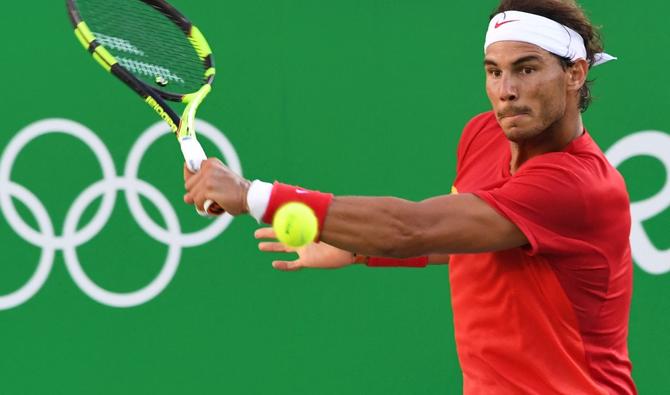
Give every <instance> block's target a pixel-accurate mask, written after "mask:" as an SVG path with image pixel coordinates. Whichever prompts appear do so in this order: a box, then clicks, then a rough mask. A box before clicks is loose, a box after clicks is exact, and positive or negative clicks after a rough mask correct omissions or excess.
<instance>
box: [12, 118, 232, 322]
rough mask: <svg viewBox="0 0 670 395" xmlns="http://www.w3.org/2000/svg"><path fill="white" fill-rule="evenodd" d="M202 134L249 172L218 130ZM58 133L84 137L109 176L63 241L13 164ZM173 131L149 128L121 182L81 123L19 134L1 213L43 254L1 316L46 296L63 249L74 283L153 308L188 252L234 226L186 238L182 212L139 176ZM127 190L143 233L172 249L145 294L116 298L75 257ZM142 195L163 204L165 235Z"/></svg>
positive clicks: (92, 189)
mask: <svg viewBox="0 0 670 395" xmlns="http://www.w3.org/2000/svg"><path fill="white" fill-rule="evenodd" d="M196 128H197V130H198V132H199V134H200V135H202V136H205V137H207V138H208V139H210V140H211V141H212V142H213V143H214V144H215V145H216V147H217V148H218V149H219V151H220V154H221V155H222V156H223V158H225V161H226V163H227V165H228V166H229V167H230V168H231V169H232V170H233V171H235V172H236V173H238V174H242V168H241V165H240V161H239V158H238V156H237V153H236V152H235V149H234V148H233V146H232V144H231V143H230V141H228V139H227V138H226V137H225V136H224V135H223V134H222V133H221V132H220V131H219V130H218V129H217V128H215V127H214V126H213V125H211V124H209V123H207V122H204V121H202V120H196ZM51 133H64V134H67V135H69V136H72V137H75V138H78V139H80V140H81V141H82V142H84V143H85V144H86V145H87V146H88V147H89V148H90V149H91V150H92V151H93V153H94V154H95V156H96V158H97V159H98V162H99V164H100V168H101V170H102V179H101V180H100V181H97V182H95V183H93V184H92V185H91V186H89V187H88V188H86V189H85V190H84V191H83V192H82V193H81V194H80V195H79V196H78V197H77V198H76V199H75V201H74V202H73V203H72V206H70V208H69V210H68V211H67V215H66V217H65V222H64V224H63V230H62V234H61V235H60V236H57V235H56V232H55V230H54V226H53V222H52V220H51V217H50V216H49V213H48V212H47V210H46V208H45V207H44V205H43V204H42V202H41V201H40V200H39V199H38V198H37V197H36V196H35V195H34V194H33V193H32V192H30V191H29V190H28V189H26V188H25V187H23V186H21V185H19V184H16V183H14V182H12V181H11V172H12V168H13V166H14V162H15V161H16V158H17V157H18V155H19V154H20V152H21V151H22V150H23V148H24V147H25V146H26V145H27V144H29V143H30V142H31V141H33V140H35V139H37V138H39V137H40V136H44V135H46V134H51ZM169 133H171V131H170V129H169V127H168V126H167V125H166V124H165V123H164V122H158V123H156V124H154V125H153V126H151V127H150V128H149V129H147V130H146V131H145V132H144V133H143V134H142V135H141V136H140V137H139V138H138V140H137V141H136V142H135V144H134V145H133V147H132V149H131V150H130V154H129V155H128V159H127V161H126V165H125V169H124V174H123V176H117V174H116V169H115V166H114V162H113V160H112V156H111V154H110V153H109V151H108V150H107V147H106V146H105V144H104V143H103V142H102V141H101V140H100V138H99V137H98V136H97V135H96V134H95V133H93V132H92V131H91V130H90V129H88V128H86V127H85V126H83V125H81V124H79V123H77V122H74V121H71V120H67V119H55V118H54V119H45V120H42V121H38V122H35V123H33V124H30V125H28V126H26V127H25V128H24V129H22V130H21V131H20V132H19V133H18V134H17V135H16V136H14V138H13V139H12V140H11V141H10V142H9V144H8V145H7V147H6V148H5V150H4V151H3V153H2V155H1V156H0V211H1V212H2V215H3V216H4V217H5V219H6V220H7V222H8V224H9V226H10V227H11V228H12V229H13V230H14V231H15V232H16V233H17V234H18V235H19V236H20V237H21V238H22V239H23V240H25V241H26V242H28V243H30V244H32V245H34V246H37V247H40V248H41V249H42V253H41V256H40V259H39V263H38V265H37V268H36V269H35V272H34V273H33V275H32V276H31V278H30V279H29V280H28V282H26V283H25V284H24V285H23V286H21V287H20V288H19V289H18V290H16V291H14V292H11V293H9V294H7V295H2V296H0V310H5V309H10V308H13V307H17V306H19V305H21V304H23V303H25V302H26V301H27V300H29V299H30V298H32V297H33V296H34V295H35V294H36V293H37V292H38V291H39V290H40V288H41V287H42V286H43V284H44V282H45V281H46V279H47V277H48V276H49V273H50V272H51V268H52V266H53V263H54V259H55V253H56V251H59V250H60V251H62V252H63V257H64V260H65V266H66V268H67V270H68V272H69V273H70V275H71V276H72V279H73V280H74V282H75V283H76V284H77V286H78V287H79V288H80V289H81V290H82V291H83V292H84V293H86V294H87V295H88V296H89V297H91V298H92V299H94V300H96V301H97V302H99V303H102V304H105V305H108V306H113V307H132V306H137V305H140V304H143V303H146V302H148V301H149V300H151V299H153V298H154V297H156V296H157V295H158V294H160V293H161V292H162V291H163V290H164V289H165V287H167V285H168V284H169V283H170V281H171V280H172V277H173V276H174V274H175V272H176V270H177V267H178V266H179V259H180V257H181V250H182V248H184V247H194V246H199V245H203V244H205V243H207V242H209V241H211V240H212V239H214V238H215V237H217V236H218V235H220V234H221V233H222V232H223V231H224V230H225V229H226V228H227V227H228V225H229V224H230V222H231V221H232V217H231V216H230V215H228V214H224V215H222V216H221V217H219V218H217V219H216V220H214V221H213V222H212V223H211V224H209V225H208V226H207V227H205V228H204V229H202V230H200V231H197V232H193V233H182V231H181V226H180V224H179V219H178V217H177V214H176V213H175V211H174V208H173V207H172V206H171V205H170V203H169V202H168V200H167V199H166V198H165V196H164V195H163V194H162V193H161V192H160V191H159V190H158V189H156V188H155V187H153V186H151V185H150V184H148V183H146V182H145V181H143V180H140V179H138V178H137V174H138V170H139V166H140V162H141V160H142V157H143V156H144V154H145V153H146V151H147V149H148V148H149V147H150V146H151V144H152V143H153V142H154V141H156V140H157V139H158V138H159V137H161V136H163V135H166V134H169ZM177 154H178V153H175V155H177ZM120 190H123V191H125V196H126V202H127V204H128V207H129V208H130V212H131V214H132V216H133V218H134V219H135V222H137V224H138V225H139V226H140V228H142V230H143V231H144V232H146V233H147V234H148V235H149V236H150V237H152V238H153V239H155V240H157V241H159V242H161V243H162V244H165V245H166V246H167V247H168V253H167V257H166V260H165V263H164V264H163V267H162V269H161V271H160V273H159V274H158V275H157V276H156V278H155V279H154V280H152V281H151V283H149V284H148V285H147V286H145V287H144V288H141V289H139V290H137V291H133V292H128V293H117V292H111V291H108V290H106V289H104V288H102V287H100V286H99V285H97V284H96V283H95V282H93V281H92V280H91V279H90V278H89V276H88V275H87V274H86V273H85V272H84V270H83V269H82V267H81V264H80V262H79V258H78V256H77V251H76V249H77V247H79V246H81V245H83V244H85V243H87V242H88V241H90V240H91V239H92V238H93V237H95V236H96V235H97V234H98V233H99V232H100V231H101V230H102V228H103V227H104V226H105V225H106V224H107V222H108V221H109V218H110V216H111V215H112V211H113V209H114V206H115V203H116V194H117V191H120ZM139 195H142V196H144V197H145V198H147V199H148V200H149V201H150V202H151V203H152V204H153V205H154V206H156V208H157V209H158V211H159V213H160V215H161V216H162V217H163V220H164V221H165V224H166V228H165V229H164V228H163V227H161V226H160V225H158V224H156V223H155V222H154V221H153V220H152V219H151V217H150V216H149V215H148V214H147V213H146V211H145V210H144V208H143V207H142V204H141V203H140V198H139ZM100 196H102V203H101V204H100V207H99V209H98V211H97V212H96V213H95V215H94V216H93V218H92V219H91V220H90V222H89V223H87V224H86V225H85V226H83V227H81V229H79V230H78V228H79V226H80V224H79V222H80V220H81V217H82V215H83V213H84V212H85V211H86V209H87V208H88V207H89V205H90V204H91V203H92V202H93V201H95V200H96V198H98V197H100ZM12 198H15V199H17V200H18V201H20V202H21V203H23V204H24V205H25V206H26V207H27V208H28V209H29V210H30V211H31V213H32V215H33V216H34V217H35V219H36V221H37V227H38V228H39V229H38V230H36V229H33V228H32V227H31V226H30V225H28V224H27V223H26V222H25V221H24V220H23V218H21V216H20V215H19V213H18V212H17V211H16V207H15V206H14V203H13V201H12Z"/></svg>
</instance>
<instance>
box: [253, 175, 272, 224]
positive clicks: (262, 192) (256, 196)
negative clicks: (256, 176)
mask: <svg viewBox="0 0 670 395" xmlns="http://www.w3.org/2000/svg"><path fill="white" fill-rule="evenodd" d="M272 187H273V185H272V184H270V183H268V182H263V181H260V180H254V181H253V182H252V183H251V186H250V187H249V191H248V192H247V207H249V214H251V216H252V217H254V218H256V221H258V223H259V224H260V223H261V222H262V221H263V215H265V210H267V209H268V203H270V195H271V194H272Z"/></svg>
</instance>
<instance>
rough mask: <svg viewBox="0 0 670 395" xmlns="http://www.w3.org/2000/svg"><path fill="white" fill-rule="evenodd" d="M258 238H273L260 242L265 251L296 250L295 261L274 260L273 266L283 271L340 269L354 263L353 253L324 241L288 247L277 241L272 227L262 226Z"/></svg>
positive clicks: (260, 248)
mask: <svg viewBox="0 0 670 395" xmlns="http://www.w3.org/2000/svg"><path fill="white" fill-rule="evenodd" d="M254 237H256V238H257V239H259V240H260V239H272V241H262V242H260V243H258V249H259V250H261V251H264V252H295V253H297V254H298V259H296V260H293V261H274V262H272V267H274V268H275V269H277V270H282V271H295V270H300V269H302V268H304V267H309V268H319V269H338V268H341V267H344V266H349V265H351V264H352V263H353V260H354V259H353V254H352V253H351V252H349V251H344V250H341V249H339V248H335V247H333V246H331V245H328V244H326V243H324V242H320V243H311V244H308V245H307V246H305V247H302V248H298V249H295V248H290V247H286V246H285V245H283V244H282V243H280V242H278V241H277V238H276V236H275V232H274V230H273V229H272V228H261V229H258V230H256V232H254Z"/></svg>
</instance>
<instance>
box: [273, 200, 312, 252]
mask: <svg viewBox="0 0 670 395" xmlns="http://www.w3.org/2000/svg"><path fill="white" fill-rule="evenodd" d="M272 228H273V229H274V230H275V234H276V235H277V239H278V240H279V241H281V242H282V243H283V244H284V245H287V246H289V247H293V248H299V247H304V246H306V245H307V244H309V243H311V242H313V241H314V239H315V238H316V233H317V231H318V229H319V222H318V220H317V219H316V215H314V211H313V210H312V209H311V208H310V207H309V206H307V205H306V204H304V203H299V202H290V203H286V204H285V205H283V206H281V207H280V208H279V210H277V212H276V213H275V217H274V219H273V220H272Z"/></svg>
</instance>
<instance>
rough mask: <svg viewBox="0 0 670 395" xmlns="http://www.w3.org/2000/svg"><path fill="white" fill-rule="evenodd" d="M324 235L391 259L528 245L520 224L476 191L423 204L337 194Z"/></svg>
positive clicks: (333, 241) (347, 246)
mask: <svg viewBox="0 0 670 395" xmlns="http://www.w3.org/2000/svg"><path fill="white" fill-rule="evenodd" d="M321 239H322V240H323V241H325V242H326V243H328V244H331V245H334V246H336V247H339V248H342V249H345V250H348V251H357V252H360V253H361V254H365V255H375V256H384V257H393V258H407V257H413V256H420V255H430V254H451V253H476V252H484V251H496V250H504V249H509V248H514V247H519V246H522V245H525V244H527V243H528V240H527V239H526V237H525V236H524V235H523V233H522V232H521V231H520V230H519V228H517V226H516V225H514V224H513V223H512V222H510V221H509V220H507V219H506V218H505V217H503V216H502V215H500V214H499V213H498V212H496V211H495V210H494V209H493V208H491V207H490V206H489V205H488V204H486V203H485V202H483V201H482V200H481V199H479V198H478V197H476V196H474V195H472V194H459V195H446V196H440V197H435V198H432V199H428V200H424V201H422V202H419V203H414V202H409V201H406V200H402V199H396V198H369V197H336V198H335V199H334V200H333V203H332V204H331V206H330V208H329V210H328V216H327V217H326V221H325V224H324V228H323V230H322V233H321Z"/></svg>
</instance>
